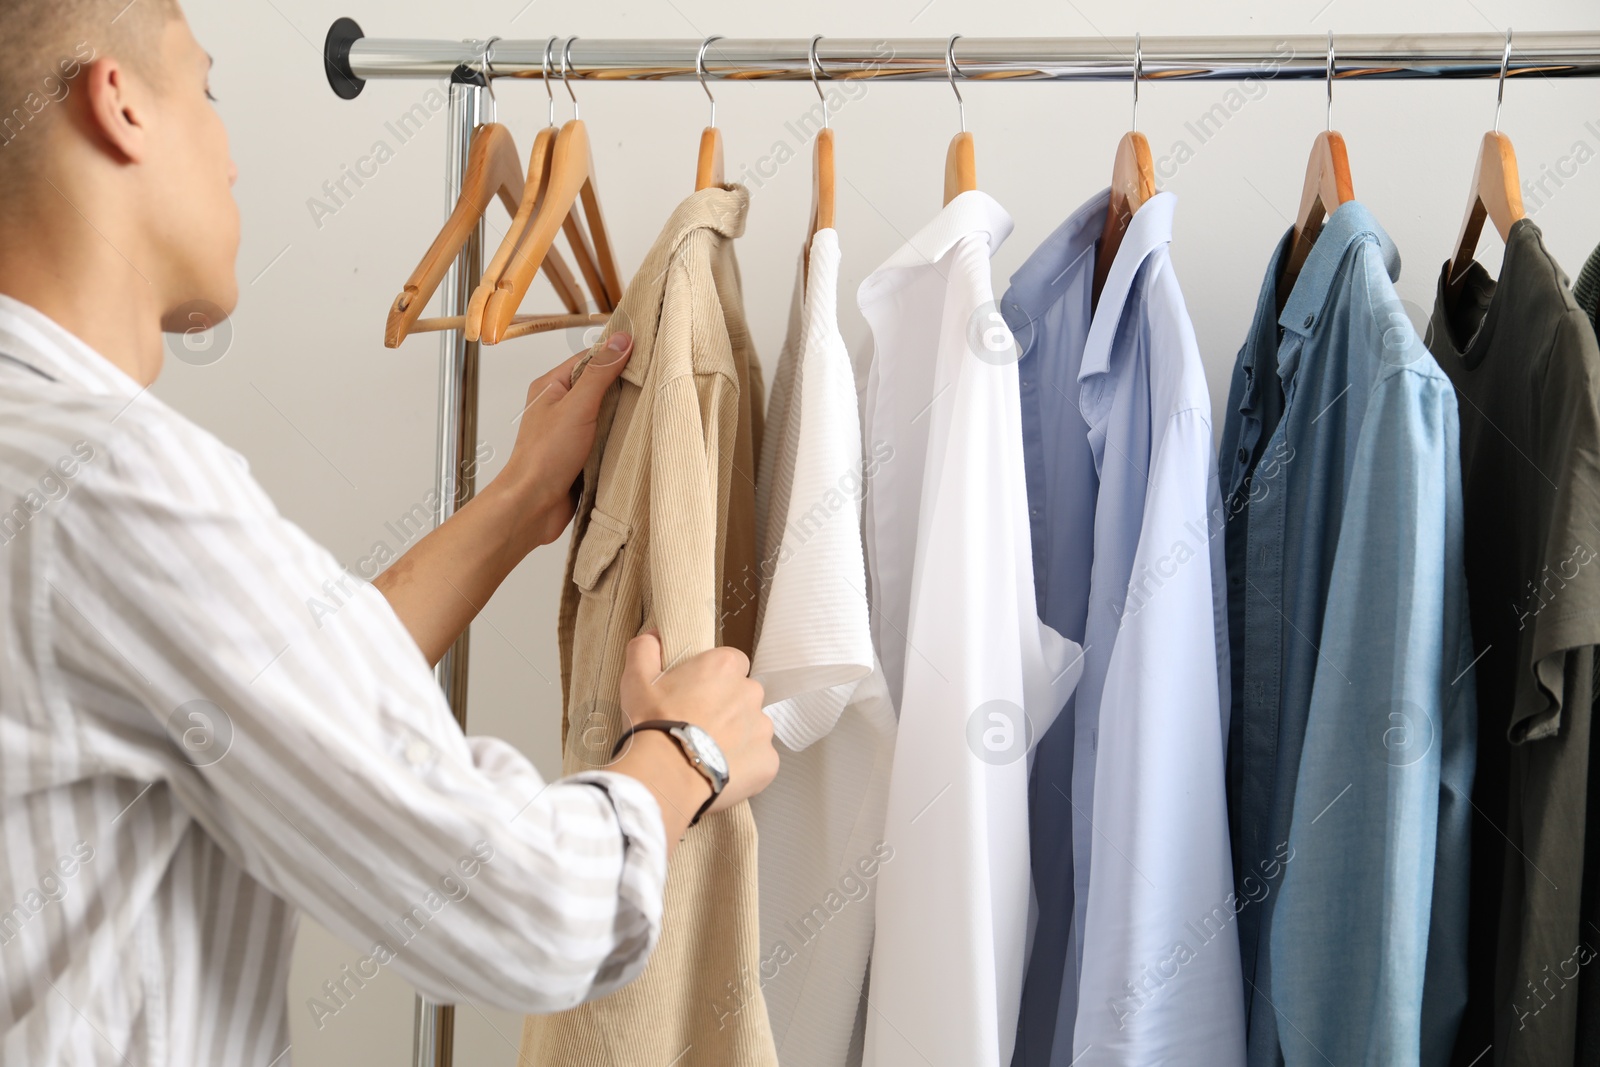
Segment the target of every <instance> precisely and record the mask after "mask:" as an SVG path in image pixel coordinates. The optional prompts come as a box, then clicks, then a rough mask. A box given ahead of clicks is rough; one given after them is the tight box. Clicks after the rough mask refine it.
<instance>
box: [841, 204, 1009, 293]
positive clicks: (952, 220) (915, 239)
mask: <svg viewBox="0 0 1600 1067" xmlns="http://www.w3.org/2000/svg"><path fill="white" fill-rule="evenodd" d="M1012 225H1013V224H1012V221H1011V216H1010V215H1009V214H1008V213H1007V212H1006V209H1005V208H1003V207H1001V206H1000V203H999V201H997V200H995V198H994V197H992V196H990V195H989V194H988V193H986V192H984V191H983V190H981V189H972V190H969V191H967V192H965V193H961V194H960V195H959V196H957V197H956V198H955V199H953V200H951V201H950V202H949V203H948V204H946V205H945V206H944V210H942V211H940V212H939V213H938V214H937V215H935V216H934V217H933V218H932V219H930V220H929V221H928V223H927V225H925V226H923V227H922V229H920V230H918V231H917V232H916V234H915V235H914V236H912V237H911V238H910V239H909V240H908V241H906V243H905V244H903V245H901V246H900V247H899V248H898V249H896V250H895V252H894V253H893V254H892V255H891V256H890V257H889V258H888V259H886V260H884V261H883V264H882V265H881V266H879V267H878V269H877V270H875V271H873V272H872V273H871V274H869V275H867V276H866V278H864V279H862V282H861V287H860V289H859V290H857V294H856V295H857V298H858V299H859V301H860V302H861V303H863V304H865V303H867V302H869V301H871V300H874V299H876V298H877V297H879V296H882V295H884V294H886V293H889V292H892V291H894V290H895V289H897V288H899V286H900V284H901V283H902V281H903V279H905V278H906V277H907V275H906V274H905V273H904V272H905V271H906V270H907V269H908V268H912V267H928V266H932V265H933V264H935V263H937V262H939V261H940V260H941V259H943V258H944V257H945V254H946V253H947V252H949V251H950V250H951V249H952V248H954V247H955V246H956V244H957V242H959V241H960V240H961V239H962V238H963V237H966V236H967V235H969V234H973V233H981V234H983V235H984V237H985V238H987V239H988V242H989V254H990V255H991V256H992V255H994V253H995V252H996V251H997V250H998V249H999V247H1000V245H1001V244H1002V243H1003V242H1004V241H1005V239H1006V238H1007V237H1009V236H1011V229H1012Z"/></svg>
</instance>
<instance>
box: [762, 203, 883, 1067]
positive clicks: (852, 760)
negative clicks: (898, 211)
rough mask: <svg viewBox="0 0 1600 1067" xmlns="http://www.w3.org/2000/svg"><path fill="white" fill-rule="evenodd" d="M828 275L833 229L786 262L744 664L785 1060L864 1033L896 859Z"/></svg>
mask: <svg viewBox="0 0 1600 1067" xmlns="http://www.w3.org/2000/svg"><path fill="white" fill-rule="evenodd" d="M802 283H804V284H802ZM838 285H839V238H838V234H837V233H836V232H835V231H834V230H832V229H825V230H820V231H818V232H817V234H816V236H815V237H814V238H812V241H811V254H810V266H809V269H808V270H807V271H806V272H805V273H804V274H801V273H800V272H797V274H796V278H795V297H794V301H793V303H792V305H791V310H790V321H789V333H788V336H787V338H786V339H785V341H784V345H783V349H782V351H781V354H780V355H779V357H778V369H777V374H776V375H775V376H774V379H773V384H772V397H771V400H770V402H769V407H768V409H767V410H768V421H767V431H766V446H765V447H764V448H763V449H762V453H761V462H760V467H759V472H758V476H757V482H756V496H757V523H758V529H759V530H760V532H761V537H760V539H759V544H760V557H759V558H760V560H761V570H760V573H761V575H762V576H763V578H764V579H765V581H764V583H763V589H762V597H761V601H760V608H759V609H758V610H759V615H758V631H757V637H756V646H755V654H754V656H753V657H752V665H751V672H750V673H751V676H752V677H754V678H756V679H757V680H758V681H760V682H761V683H762V685H764V686H765V687H766V691H767V696H768V698H769V699H770V700H772V703H771V704H770V705H769V706H768V707H767V712H768V714H770V715H771V716H772V719H773V723H774V732H775V733H776V734H777V736H778V739H779V743H780V744H781V745H782V746H783V747H782V751H781V756H782V760H781V765H780V767H779V771H778V777H777V779H776V780H775V781H774V782H773V783H772V785H770V786H768V787H767V789H766V790H765V791H764V792H762V793H760V794H758V795H757V796H755V797H754V798H752V800H751V807H752V809H753V810H754V812H755V818H756V826H757V828H758V829H759V831H760V833H761V851H760V871H761V958H762V974H761V979H762V994H763V996H764V997H765V998H766V1002H767V1014H768V1017H769V1018H770V1020H771V1022H772V1033H773V1037H774V1039H775V1040H776V1042H777V1047H778V1055H779V1058H780V1060H781V1061H782V1063H783V1064H784V1067H840V1065H841V1064H844V1063H846V1062H848V1061H849V1059H850V1055H851V1048H852V1044H856V1045H859V1041H860V1035H858V1034H857V1033H856V1029H857V1020H858V1014H859V1012H858V1009H859V1007H860V1003H861V989H862V986H863V985H864V984H865V982H866V975H867V956H868V954H869V953H870V952H871V949H872V920H873V909H874V907H875V905H876V903H877V897H876V893H875V892H874V890H875V889H876V885H877V876H878V872H879V870H880V868H881V867H882V866H883V865H884V864H885V863H888V862H891V861H892V860H893V856H894V853H893V850H892V848H891V847H890V846H889V845H888V844H887V842H885V841H884V839H883V813H884V803H885V801H886V799H887V796H888V783H889V761H890V757H891V755H892V754H893V751H894V728H895V720H894V710H893V708H892V707H891V706H890V705H889V700H888V691H887V689H886V688H885V687H884V684H883V676H882V674H881V672H880V673H874V672H873V668H874V665H875V663H876V659H875V657H874V655H873V651H872V631H871V623H870V620H869V614H868V610H867V590H866V573H865V563H864V560H863V549H862V543H861V509H860V502H861V498H862V495H863V493H864V490H865V483H864V481H863V478H864V470H863V464H862V448H861V416H860V411H859V409H858V407H857V403H856V391H855V372H854V370H853V368H852V366H851V362H850V354H849V352H848V351H847V350H846V348H845V344H844V338H843V337H841V336H840V334H839V316H838V293H837V290H838ZM869 675H870V677H869ZM857 1053H858V1054H859V1049H858V1050H857Z"/></svg>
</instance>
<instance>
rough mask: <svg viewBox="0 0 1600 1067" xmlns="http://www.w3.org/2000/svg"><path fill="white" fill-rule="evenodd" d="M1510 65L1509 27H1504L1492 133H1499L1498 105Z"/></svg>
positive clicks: (1500, 101)
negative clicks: (1507, 68)
mask: <svg viewBox="0 0 1600 1067" xmlns="http://www.w3.org/2000/svg"><path fill="white" fill-rule="evenodd" d="M1510 63H1511V27H1510V26H1507V27H1506V50H1505V52H1503V53H1502V54H1501V56H1500V85H1499V87H1498V88H1497V89H1495V92H1494V132H1495V133H1499V132H1500V105H1501V104H1502V103H1503V102H1504V101H1505V98H1506V67H1507V66H1509V65H1510Z"/></svg>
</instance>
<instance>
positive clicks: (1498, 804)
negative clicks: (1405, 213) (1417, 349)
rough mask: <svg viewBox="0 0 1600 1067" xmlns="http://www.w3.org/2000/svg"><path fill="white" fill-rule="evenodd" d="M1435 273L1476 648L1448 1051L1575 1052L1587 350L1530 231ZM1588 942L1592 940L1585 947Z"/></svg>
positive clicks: (1590, 453) (1563, 287)
mask: <svg viewBox="0 0 1600 1067" xmlns="http://www.w3.org/2000/svg"><path fill="white" fill-rule="evenodd" d="M1448 270H1449V264H1446V266H1445V270H1444V271H1442V272H1441V274H1440V279H1439V289H1438V299H1437V302H1436V304H1435V307H1434V312H1433V318H1432V322H1431V323H1430V327H1429V331H1428V345H1429V348H1430V349H1431V350H1432V351H1433V354H1434V357H1435V358H1436V359H1437V360H1438V361H1439V365H1440V367H1442V368H1443V369H1444V371H1445V373H1446V374H1447V375H1449V377H1450V380H1451V381H1452V382H1453V383H1454V385H1455V387H1456V393H1457V398H1458V399H1459V401H1460V413H1461V473H1462V483H1463V490H1464V494H1465V507H1466V567H1467V589H1468V595H1469V598H1470V600H1471V605H1472V629H1473V638H1474V642H1475V644H1476V650H1475V651H1476V652H1477V653H1478V659H1477V661H1476V664H1477V665H1476V668H1475V670H1476V672H1477V678H1476V681H1477V686H1478V766H1477V774H1476V777H1475V781H1474V784H1473V803H1474V805H1475V806H1476V808H1477V818H1476V819H1475V822H1474V826H1473V831H1474V832H1473V838H1472V849H1473V855H1472V866H1471V871H1472V873H1471V888H1470V909H1471V919H1470V923H1469V930H1470V933H1469V944H1468V987H1469V988H1468V1006H1467V1010H1466V1013H1465V1017H1464V1021H1463V1023H1462V1027H1461V1031H1460V1036H1459V1039H1458V1041H1457V1045H1456V1049H1455V1057H1454V1060H1453V1062H1454V1063H1457V1064H1463V1065H1464V1064H1468V1063H1473V1062H1478V1063H1480V1065H1483V1067H1486V1065H1487V1064H1489V1063H1490V1062H1491V1059H1487V1058H1486V1059H1482V1060H1478V1059H1477V1058H1478V1057H1480V1056H1481V1055H1482V1054H1483V1052H1484V1050H1485V1049H1486V1048H1487V1047H1488V1046H1489V1045H1490V1044H1491V1042H1492V1044H1493V1046H1494V1055H1493V1057H1492V1062H1493V1063H1494V1064H1496V1065H1517V1067H1522V1065H1527V1067H1550V1065H1554V1064H1562V1065H1565V1064H1570V1063H1572V1062H1573V1056H1574V1048H1575V1042H1576V1035H1577V1028H1578V1018H1579V1013H1578V1004H1579V989H1578V982H1577V979H1578V977H1579V974H1580V971H1581V970H1583V969H1585V968H1584V967H1583V964H1584V962H1585V960H1586V959H1587V958H1588V954H1590V950H1591V949H1592V948H1594V947H1600V939H1596V937H1594V936H1591V935H1589V934H1586V933H1585V932H1584V931H1582V930H1581V929H1580V907H1579V905H1580V897H1581V893H1582V873H1583V851H1584V830H1585V827H1584V823H1585V818H1586V808H1587V793H1588V788H1589V751H1590V718H1591V716H1590V706H1591V701H1592V698H1593V695H1594V682H1593V670H1594V646H1595V645H1596V644H1600V350H1597V345H1596V341H1595V335H1594V331H1593V329H1592V328H1591V325H1590V323H1589V321H1588V319H1587V317H1586V316H1585V315H1584V314H1583V312H1582V311H1580V310H1579V308H1578V306H1577V304H1576V302H1575V301H1574V299H1573V296H1572V294H1571V292H1570V291H1569V290H1568V288H1567V278H1566V275H1565V274H1563V273H1562V271H1561V268H1560V267H1559V266H1557V264H1556V262H1555V261H1554V260H1553V259H1552V258H1551V257H1550V253H1549V252H1548V251H1547V250H1546V248H1545V246H1544V240H1543V237H1542V236H1541V234H1540V231H1539V227H1538V226H1537V225H1535V224H1534V223H1533V221H1532V220H1531V219H1521V220H1519V221H1518V222H1516V223H1515V224H1514V225H1513V226H1512V228H1511V232H1510V234H1509V238H1508V240H1507V242H1506V249H1505V259H1504V262H1503V263H1502V265H1501V268H1500V275H1499V280H1498V281H1496V280H1495V279H1493V278H1491V277H1490V276H1489V274H1488V272H1487V271H1485V270H1484V268H1483V267H1482V266H1481V265H1479V264H1478V263H1476V262H1474V263H1472V264H1470V265H1469V266H1468V268H1467V276H1466V279H1465V282H1464V284H1463V285H1462V288H1461V290H1460V292H1459V294H1457V295H1456V298H1455V299H1454V300H1453V301H1452V300H1451V299H1449V297H1448V296H1447V288H1446V276H1447V273H1448ZM1585 946H1588V947H1585Z"/></svg>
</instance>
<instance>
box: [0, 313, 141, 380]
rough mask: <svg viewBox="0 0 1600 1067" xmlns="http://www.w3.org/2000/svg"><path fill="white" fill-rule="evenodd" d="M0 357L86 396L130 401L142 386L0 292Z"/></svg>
mask: <svg viewBox="0 0 1600 1067" xmlns="http://www.w3.org/2000/svg"><path fill="white" fill-rule="evenodd" d="M0 354H4V355H6V356H8V357H10V359H11V360H15V361H16V362H18V363H21V364H22V365H24V366H26V367H27V368H29V369H30V370H32V371H34V372H35V373H37V374H40V375H42V376H44V377H46V378H49V379H50V380H51V381H54V382H62V383H64V384H67V385H70V386H72V387H74V388H77V389H80V390H82V391H83V392H86V393H94V394H98V395H102V396H120V397H125V398H127V399H130V400H131V399H133V398H134V397H136V396H138V395H139V394H140V393H142V392H144V388H145V387H144V386H142V385H140V384H139V383H138V382H136V381H134V380H133V378H132V377H130V376H129V375H128V374H127V372H125V371H123V370H122V368H120V367H118V366H117V365H116V364H115V363H112V362H111V361H110V360H109V359H107V358H106V357H104V356H102V355H101V354H100V353H99V352H96V351H95V350H94V349H93V348H90V347H89V345H88V344H86V343H85V342H84V341H82V340H81V339H79V338H78V337H76V336H74V335H73V334H71V333H69V332H67V330H66V329H64V328H63V327H62V326H61V325H60V324H58V323H57V322H56V321H55V320H54V319H52V318H50V316H48V315H46V314H45V313H44V312H42V311H40V310H39V309H37V308H35V307H32V306H31V305H28V304H24V303H23V302H22V301H20V300H18V299H16V298H15V297H12V296H7V295H6V294H4V293H0Z"/></svg>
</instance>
